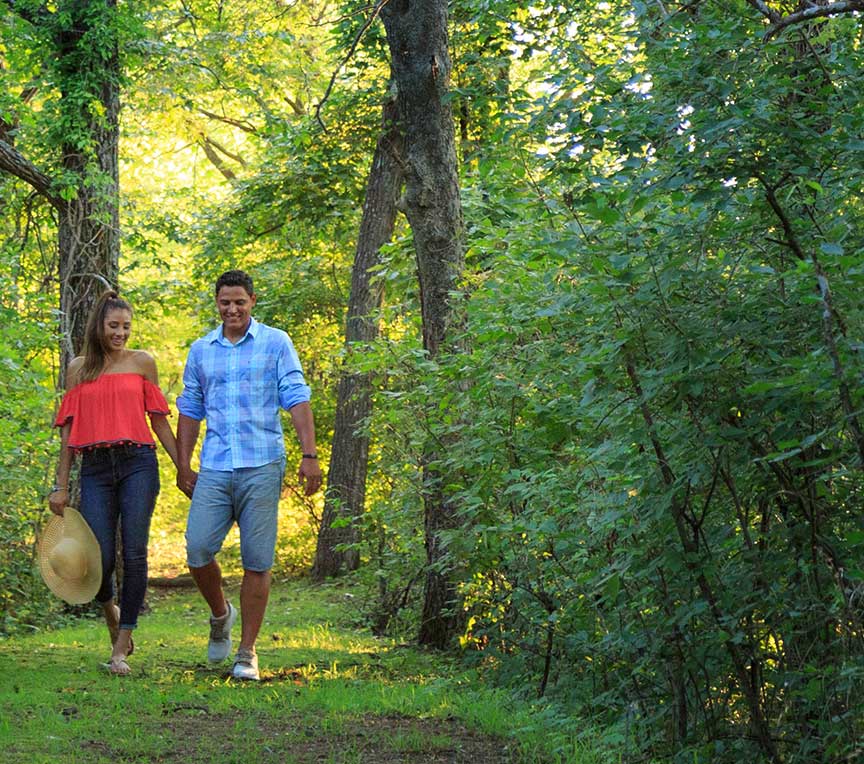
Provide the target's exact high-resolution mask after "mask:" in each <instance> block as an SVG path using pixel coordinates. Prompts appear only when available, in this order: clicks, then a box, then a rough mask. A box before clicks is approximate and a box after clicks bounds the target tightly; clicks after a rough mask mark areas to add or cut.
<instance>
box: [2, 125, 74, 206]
mask: <svg viewBox="0 0 864 764" xmlns="http://www.w3.org/2000/svg"><path fill="white" fill-rule="evenodd" d="M0 170H2V171H4V172H8V173H9V174H10V175H14V176H15V177H16V178H18V179H20V180H23V181H24V182H25V183H28V184H30V185H31V186H32V187H33V188H34V189H36V191H38V192H39V193H40V194H41V195H42V196H44V197H45V198H46V199H47V200H48V201H49V202H51V204H53V205H54V206H55V207H57V208H58V209H59V208H60V207H62V206H63V205H64V204H65V202H64V201H63V200H62V199H61V198H60V197H59V196H57V195H56V194H54V193H53V192H52V191H51V178H49V177H48V176H47V175H46V174H45V173H44V172H42V171H41V170H40V169H39V168H38V167H36V165H34V164H33V163H32V162H31V161H30V160H29V159H27V158H26V157H25V156H24V155H23V154H22V153H21V152H20V151H18V150H17V149H15V148H13V147H12V146H10V145H9V144H8V143H6V141H2V140H0Z"/></svg>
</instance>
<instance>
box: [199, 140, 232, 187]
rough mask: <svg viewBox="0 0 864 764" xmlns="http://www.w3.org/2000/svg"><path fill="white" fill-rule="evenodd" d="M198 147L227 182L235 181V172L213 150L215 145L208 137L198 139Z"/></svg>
mask: <svg viewBox="0 0 864 764" xmlns="http://www.w3.org/2000/svg"><path fill="white" fill-rule="evenodd" d="M198 145H199V146H200V147H201V148H202V149H203V150H204V154H205V155H206V156H207V159H209V160H210V164H212V165H213V166H214V167H215V168H216V169H217V170H219V172H220V173H222V176H223V177H224V178H225V180H235V179H236V178H237V176H236V175H235V174H234V172H233V170H232V169H231V168H230V167H228V165H226V164H225V162H224V161H223V160H222V157H220V156H219V154H218V153H217V152H216V149H214V148H213V145H214V144H213V143H212V142H211V141H210V139H209V138H207V136H204V135H202V136H201V137H200V138H199V139H198Z"/></svg>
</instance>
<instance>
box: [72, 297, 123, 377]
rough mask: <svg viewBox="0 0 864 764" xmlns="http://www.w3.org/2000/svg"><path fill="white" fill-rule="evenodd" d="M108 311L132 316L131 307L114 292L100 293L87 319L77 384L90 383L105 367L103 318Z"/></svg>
mask: <svg viewBox="0 0 864 764" xmlns="http://www.w3.org/2000/svg"><path fill="white" fill-rule="evenodd" d="M109 310H128V311H129V315H132V306H131V305H130V304H129V303H128V302H126V300H124V299H123V298H122V297H120V295H118V294H117V292H116V291H115V290H113V289H109V290H108V291H107V292H103V293H102V295H101V296H100V297H99V299H98V300H97V301H96V304H95V305H94V306H93V310H92V311H90V316H89V317H88V318H87V328H86V329H85V330H84V363H83V364H82V365H81V370H80V371H79V372H78V381H79V382H92V381H93V380H94V379H96V377H98V376H99V375H100V374H101V373H102V369H103V368H104V366H105V357H106V355H107V353H106V350H105V316H106V315H107V314H108V311H109Z"/></svg>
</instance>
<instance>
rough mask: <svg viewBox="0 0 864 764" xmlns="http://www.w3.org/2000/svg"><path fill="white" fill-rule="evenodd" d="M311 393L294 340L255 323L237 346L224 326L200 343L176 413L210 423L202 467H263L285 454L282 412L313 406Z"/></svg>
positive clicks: (194, 350)
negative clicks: (224, 332) (304, 405)
mask: <svg viewBox="0 0 864 764" xmlns="http://www.w3.org/2000/svg"><path fill="white" fill-rule="evenodd" d="M310 397H311V391H310V390H309V387H308V386H307V385H306V382H305V380H304V378H303V369H302V367H301V366H300V359H299V358H298V357H297V352H296V351H295V350H294V345H293V343H292V342H291V339H290V337H289V336H288V335H287V334H286V333H285V332H283V331H282V330H281V329H274V328H272V327H270V326H266V325H265V324H261V323H258V322H257V321H256V320H255V319H254V318H253V319H251V320H250V322H249V327H248V328H247V330H246V334H245V335H244V336H243V338H242V339H241V340H240V341H239V342H237V344H234V345H232V344H231V342H230V341H228V340H227V339H225V337H224V336H223V335H222V327H221V326H220V327H219V328H218V329H214V330H213V331H212V332H210V333H209V334H207V335H205V336H204V337H202V338H201V339H199V340H196V341H195V343H194V344H193V345H192V347H191V348H190V349H189V356H188V358H187V359H186V369H185V370H184V372H183V392H182V393H181V395H180V397H179V398H177V410H178V411H179V412H180V413H181V414H183V415H185V416H188V417H190V418H191V419H197V420H198V421H201V420H202V419H206V420H207V431H206V434H205V436H204V444H203V446H202V448H201V467H202V468H204V469H211V470H234V469H238V468H240V467H260V466H261V465H262V464H269V463H270V462H274V461H276V460H277V459H280V458H282V457H283V456H284V455H285V441H284V438H283V436H282V423H281V421H280V419H279V407H280V406H281V407H282V408H284V409H290V408H291V407H292V406H296V405H297V404H298V403H303V402H304V401H308V400H309V399H310Z"/></svg>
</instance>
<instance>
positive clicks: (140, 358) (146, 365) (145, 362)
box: [131, 350, 156, 382]
mask: <svg viewBox="0 0 864 764" xmlns="http://www.w3.org/2000/svg"><path fill="white" fill-rule="evenodd" d="M131 353H132V356H131V360H132V363H133V364H134V365H135V368H136V369H137V370H138V372H139V373H140V374H143V375H144V376H145V377H146V378H147V379H149V380H150V381H151V382H155V381H156V360H155V359H154V358H153V356H152V355H150V353H148V352H147V351H146V350H132V351H131Z"/></svg>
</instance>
